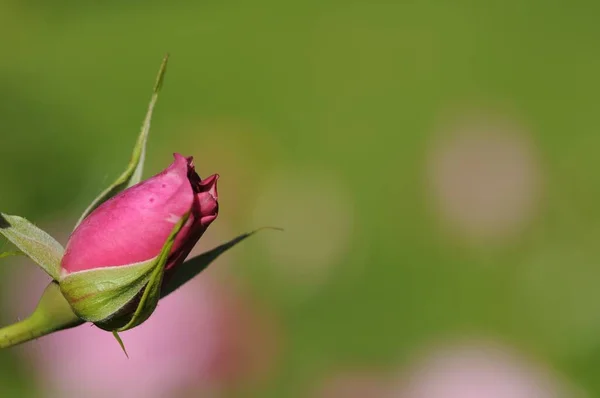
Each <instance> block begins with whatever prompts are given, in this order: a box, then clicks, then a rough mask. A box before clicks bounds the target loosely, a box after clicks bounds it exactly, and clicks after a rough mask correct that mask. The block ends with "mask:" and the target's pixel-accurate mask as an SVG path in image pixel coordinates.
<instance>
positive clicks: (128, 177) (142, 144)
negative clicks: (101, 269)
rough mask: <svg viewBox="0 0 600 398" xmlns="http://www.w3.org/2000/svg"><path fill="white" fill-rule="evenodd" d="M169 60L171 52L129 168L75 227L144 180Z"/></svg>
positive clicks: (155, 85)
mask: <svg viewBox="0 0 600 398" xmlns="http://www.w3.org/2000/svg"><path fill="white" fill-rule="evenodd" d="M168 60H169V54H167V55H165V57H164V58H163V61H162V64H161V65H160V69H159V70H158V76H157V77H156V83H155V84H154V91H153V93H152V98H151V99H150V104H149V105H148V111H147V113H146V118H145V119H144V123H143V124H142V129H141V131H140V135H139V136H138V140H137V142H136V144H135V147H134V148H133V154H132V155H131V160H130V161H129V165H127V169H125V171H124V172H123V174H121V175H120V176H119V178H117V180H116V181H115V182H113V183H112V184H111V185H110V186H109V187H108V188H106V190H104V192H102V193H101V194H100V195H99V196H98V197H97V198H96V199H94V201H93V202H92V203H91V204H90V205H89V206H88V208H87V209H85V211H84V212H83V214H82V215H81V217H80V218H79V220H78V221H77V224H75V228H77V226H78V225H79V224H81V222H82V221H83V219H84V218H86V217H87V216H88V215H89V214H90V213H91V212H92V211H94V210H95V209H96V208H97V207H98V206H100V205H101V204H102V203H104V202H106V201H107V200H108V199H110V198H112V197H113V196H115V195H116V194H118V193H119V192H121V191H123V190H125V189H127V188H129V187H131V186H134V185H135V184H137V183H139V182H140V181H141V180H142V172H143V170H144V160H145V158H146V142H147V141H148V133H149V132H150V122H151V121H152V112H153V111H154V106H155V105H156V101H157V100H158V93H159V92H160V89H161V87H162V83H163V80H164V77H165V72H166V71H167V62H168Z"/></svg>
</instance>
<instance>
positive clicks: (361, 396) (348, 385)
mask: <svg viewBox="0 0 600 398" xmlns="http://www.w3.org/2000/svg"><path fill="white" fill-rule="evenodd" d="M390 387H391V383H390V380H389V379H388V378H387V377H385V375H382V374H379V373H376V372H374V371H367V370H362V371H348V372H341V373H339V374H335V375H333V376H332V377H330V378H328V379H326V380H325V382H324V383H323V384H322V386H321V387H320V388H319V389H318V390H317V392H316V393H315V394H314V395H311V398H367V397H368V398H388V397H389V393H390Z"/></svg>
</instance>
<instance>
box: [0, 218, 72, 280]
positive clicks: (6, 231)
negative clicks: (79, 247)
mask: <svg viewBox="0 0 600 398" xmlns="http://www.w3.org/2000/svg"><path fill="white" fill-rule="evenodd" d="M0 234H1V235H4V237H5V238H6V239H8V240H9V241H10V242H11V243H12V244H14V245H15V246H17V248H19V250H20V251H22V252H23V253H25V254H26V255H27V256H28V257H29V258H31V259H32V260H33V261H35V262H36V263H37V264H38V265H39V266H40V267H42V269H43V270H44V271H46V273H47V274H48V275H50V276H51V277H52V279H54V280H58V279H59V276H60V260H61V259H62V256H63V253H64V251H65V249H63V247H62V246H61V245H60V243H58V242H57V241H56V240H55V239H54V238H53V237H52V236H50V235H48V234H47V233H46V232H44V231H42V230H41V229H39V228H38V227H36V226H35V225H33V224H32V223H30V222H29V221H27V220H26V219H24V218H22V217H19V216H11V215H8V214H4V213H0Z"/></svg>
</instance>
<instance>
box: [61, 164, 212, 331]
mask: <svg viewBox="0 0 600 398" xmlns="http://www.w3.org/2000/svg"><path fill="white" fill-rule="evenodd" d="M174 157H175V160H174V162H173V163H172V164H171V165H170V166H169V167H168V168H167V169H166V170H164V171H163V172H161V173H159V174H157V175H155V176H154V177H151V178H149V179H147V180H145V181H142V182H141V183H139V184H137V185H134V186H132V187H130V188H128V189H126V190H124V191H123V192H121V193H119V194H118V195H116V196H114V197H112V198H111V199H109V200H107V201H106V202H104V203H103V204H101V205H100V206H99V207H98V208H97V209H95V210H94V211H93V212H92V213H91V214H90V215H89V216H87V217H86V218H85V219H84V220H83V221H82V222H81V224H80V225H79V226H78V227H77V228H76V229H75V230H74V231H73V233H72V234H71V237H70V238H69V242H68V243H67V246H66V250H65V254H64V257H63V258H62V261H61V281H60V282H61V288H63V294H64V295H65V297H66V298H67V300H69V302H70V303H71V305H72V306H73V308H74V310H75V312H76V313H78V315H80V316H81V317H82V318H83V319H86V320H90V321H92V322H97V321H99V320H100V319H98V317H97V316H95V315H94V314H92V313H89V314H88V312H90V311H92V304H93V305H94V306H95V307H94V308H93V311H92V312H95V313H100V312H101V313H103V314H105V313H107V312H106V311H107V310H106V305H104V303H108V302H114V301H115V300H113V298H112V297H110V296H106V294H108V293H107V288H108V289H112V288H115V286H113V285H117V284H119V283H123V284H124V285H123V288H125V287H127V289H129V288H131V289H137V285H134V284H135V283H138V282H139V281H140V280H142V279H140V278H142V276H144V275H146V274H144V275H142V274H140V276H139V277H138V276H137V275H134V276H130V275H129V274H124V273H123V272H125V271H126V270H125V268H129V269H134V268H135V267H136V266H140V263H144V262H149V261H152V260H153V259H155V258H157V256H159V254H160V253H161V251H162V250H163V247H164V246H165V242H166V241H167V239H168V238H169V236H170V235H171V233H172V231H173V230H174V227H175V226H176V224H177V223H178V222H179V221H180V220H182V217H184V216H185V215H186V214H188V213H189V218H188V219H187V221H186V222H185V224H184V225H183V226H182V227H181V230H179V232H178V233H177V235H176V238H175V241H174V243H173V246H172V247H171V250H170V252H169V255H168V258H167V262H166V266H165V268H164V269H165V270H166V271H169V270H173V269H174V268H175V267H177V265H179V264H181V263H182V262H183V261H184V260H185V258H186V257H187V255H188V254H189V252H190V251H191V250H192V248H193V247H194V245H195V244H196V242H197V241H198V239H200V237H201V236H202V234H203V233H204V231H205V230H206V228H207V227H208V226H209V225H210V223H211V222H212V221H213V220H214V219H215V218H217V214H218V210H219V206H218V202H217V179H218V175H217V174H215V175H212V176H210V177H208V178H206V179H204V180H202V179H201V178H200V177H199V176H198V174H196V172H195V170H194V165H193V162H192V157H189V158H185V157H183V156H182V155H180V154H174ZM127 266H131V267H127ZM106 267H110V268H106ZM115 268H119V269H120V271H123V272H121V273H119V274H116V273H115V277H114V278H112V277H107V276H106V275H108V274H107V273H108V272H120V271H115ZM146 268H147V267H146ZM101 269H102V270H104V269H106V270H105V271H104V272H98V270H101ZM90 271H95V272H90ZM127 272H128V271H127ZM140 272H141V271H140ZM144 272H146V273H147V272H148V269H145V271H144ZM123 275H125V276H123ZM88 276H89V283H88V280H86V279H85V278H87V277H88ZM92 277H93V278H92ZM144 277H145V276H144ZM94 278H95V279H94ZM128 278H129V279H128ZM73 281H74V282H73ZM127 283H128V284H129V285H127V286H125V284H127ZM138 284H139V283H138ZM142 288H143V284H140V286H139V290H138V292H139V291H141V289H142ZM131 289H130V290H128V292H130V293H128V294H130V296H131V295H132V294H133V293H131V291H132V290H131ZM122 290H123V289H121V287H119V288H118V289H115V294H121V291H122ZM134 293H136V292H134ZM94 295H97V296H98V297H99V298H97V299H94V300H95V301H93V302H92V301H90V303H92V304H89V303H83V302H82V301H85V300H92V299H90V297H91V296H94ZM100 295H103V296H100ZM92 298H93V297H92ZM131 299H132V297H129V298H128V299H127V300H128V301H131ZM122 300H125V298H123V299H122ZM122 308H123V306H121V308H118V309H122ZM134 309H135V308H134ZM100 310H102V311H100ZM109 312H110V311H109ZM115 313H116V311H115Z"/></svg>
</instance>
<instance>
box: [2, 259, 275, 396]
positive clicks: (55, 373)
mask: <svg viewBox="0 0 600 398" xmlns="http://www.w3.org/2000/svg"><path fill="white" fill-rule="evenodd" d="M36 271H37V270H36ZM211 271H212V270H210V269H209V270H207V271H205V272H204V273H203V274H201V275H200V276H199V277H197V278H196V279H194V280H193V281H192V282H190V283H188V284H186V285H185V286H183V287H182V288H181V289H180V290H178V291H177V292H175V293H173V294H172V295H171V296H169V297H167V298H165V299H164V300H161V301H160V303H159V305H158V308H157V310H156V312H155V313H154V314H153V315H152V316H151V317H150V319H149V320H148V321H147V322H145V323H144V324H142V325H141V326H139V327H138V328H135V329H132V330H130V331H127V332H124V333H121V337H122V339H123V341H124V343H125V346H126V348H127V351H128V353H129V356H130V359H127V358H126V357H125V355H124V354H123V352H122V351H121V348H120V347H119V345H118V344H117V342H116V341H115V339H114V338H113V336H112V335H111V334H110V333H107V332H104V331H102V330H100V329H98V328H96V327H95V326H92V325H91V324H85V325H82V326H79V327H77V328H74V329H70V330H66V331H62V332H59V333H55V334H52V335H49V336H46V337H43V338H41V339H38V340H36V341H33V342H30V343H28V344H26V345H24V346H23V347H22V348H21V349H20V352H21V353H22V354H23V355H24V356H25V358H26V360H27V361H30V363H31V364H32V368H33V369H34V370H35V371H36V372H37V374H38V377H39V379H38V382H39V383H40V388H41V390H43V391H44V392H46V394H45V396H47V397H56V396H60V397H66V398H70V397H82V396H85V397H92V398H94V397H105V396H110V397H113V398H117V397H142V396H143V397H148V398H154V397H157V398H158V397H167V396H168V397H173V396H178V394H185V393H192V392H194V391H195V392H200V391H201V392H202V394H203V396H208V397H218V396H221V394H222V393H223V392H225V391H228V390H229V389H231V388H235V389H238V388H245V387H251V386H252V385H254V383H257V382H260V381H262V380H264V378H265V377H267V376H268V375H269V372H270V371H271V370H272V368H273V364H274V361H275V358H276V355H277V352H278V338H277V337H278V335H277V333H276V328H275V327H274V326H275V325H274V323H273V321H272V319H271V318H270V317H267V316H266V314H265V313H264V312H261V311H260V310H259V309H258V308H257V306H256V305H253V304H252V300H251V298H250V297H248V296H247V295H243V294H242V293H241V292H240V290H239V289H236V288H235V286H232V285H234V283H233V282H232V281H227V283H223V282H222V281H223V279H224V278H223V277H220V278H216V277H215V276H214V275H215V274H214V272H211ZM40 274H41V273H39V272H38V273H36V275H35V276H34V277H33V278H32V279H34V281H28V284H27V286H33V285H35V284H37V285H39V289H38V290H39V291H40V292H41V290H42V289H43V286H44V284H45V282H46V281H47V279H46V278H44V277H40ZM19 278H20V279H23V275H22V274H21V275H20V276H19ZM24 283H25V282H24V281H23V280H20V283H19V285H25V284H24ZM23 293H24V291H20V294H23ZM13 294H17V292H13ZM36 299H37V297H32V296H28V297H25V300H24V301H35V300H36ZM33 306H34V304H33V303H29V308H28V310H27V311H23V310H21V311H20V314H21V315H23V314H25V313H27V312H28V311H29V310H30V308H32V307H33ZM13 311H14V309H13ZM194 395H196V394H195V393H194V394H192V396H194Z"/></svg>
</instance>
